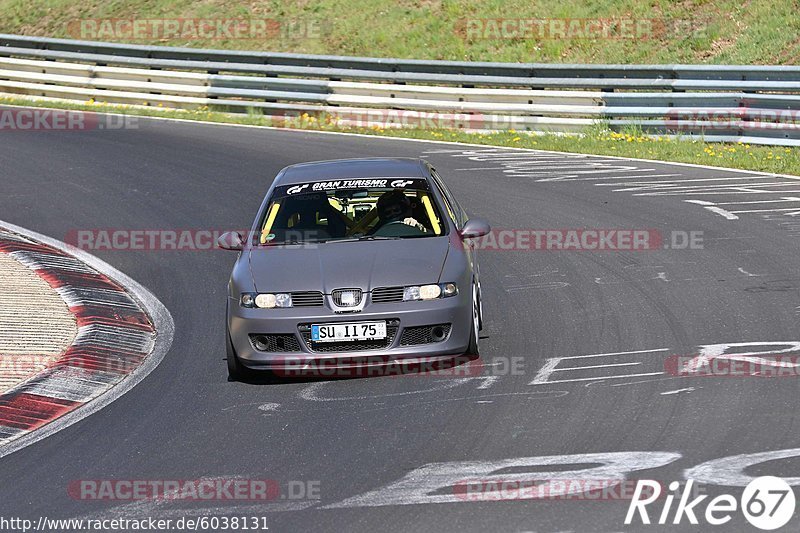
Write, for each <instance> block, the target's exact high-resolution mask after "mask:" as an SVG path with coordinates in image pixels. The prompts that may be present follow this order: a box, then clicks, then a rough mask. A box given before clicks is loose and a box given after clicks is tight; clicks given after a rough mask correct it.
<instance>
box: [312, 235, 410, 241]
mask: <svg viewBox="0 0 800 533" xmlns="http://www.w3.org/2000/svg"><path fill="white" fill-rule="evenodd" d="M402 238H403V237H385V236H383V235H363V236H361V237H349V238H347V239H331V240H329V241H326V242H359V241H396V240H398V239H402Z"/></svg>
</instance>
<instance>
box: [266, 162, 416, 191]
mask: <svg viewBox="0 0 800 533" xmlns="http://www.w3.org/2000/svg"><path fill="white" fill-rule="evenodd" d="M279 176H280V177H279V180H278V183H279V184H280V185H291V184H296V183H306V182H309V181H325V180H330V179H346V178H395V177H396V178H428V177H429V176H428V171H427V163H426V162H425V161H424V160H422V159H418V158H413V157H372V158H362V159H334V160H330V161H314V162H311V163H298V164H296V165H290V166H288V167H286V168H284V169H283V170H282V171H281V173H280V174H279Z"/></svg>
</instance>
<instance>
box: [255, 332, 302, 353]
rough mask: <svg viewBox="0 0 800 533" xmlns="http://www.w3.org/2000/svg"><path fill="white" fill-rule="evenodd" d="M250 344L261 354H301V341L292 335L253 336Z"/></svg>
mask: <svg viewBox="0 0 800 533" xmlns="http://www.w3.org/2000/svg"><path fill="white" fill-rule="evenodd" d="M250 344H252V345H253V348H255V349H256V350H258V351H259V352H299V351H301V350H300V341H298V340H297V336H296V335H292V334H290V333H289V334H264V335H261V334H251V335H250Z"/></svg>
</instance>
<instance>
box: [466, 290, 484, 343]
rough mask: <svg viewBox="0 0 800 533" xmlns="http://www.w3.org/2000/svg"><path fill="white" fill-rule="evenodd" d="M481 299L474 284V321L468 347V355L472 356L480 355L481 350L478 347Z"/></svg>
mask: <svg viewBox="0 0 800 533" xmlns="http://www.w3.org/2000/svg"><path fill="white" fill-rule="evenodd" d="M480 305H481V304H480V299H479V297H478V289H477V288H476V287H475V285H473V286H472V323H471V324H470V328H469V329H470V334H469V347H468V348H467V355H469V356H470V357H476V358H477V357H478V356H479V355H480V350H479V349H478V331H479V328H480V323H481V310H480Z"/></svg>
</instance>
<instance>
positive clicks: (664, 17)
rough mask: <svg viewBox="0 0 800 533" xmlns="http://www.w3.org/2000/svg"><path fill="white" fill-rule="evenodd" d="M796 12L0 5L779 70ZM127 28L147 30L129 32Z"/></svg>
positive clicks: (30, 31)
mask: <svg viewBox="0 0 800 533" xmlns="http://www.w3.org/2000/svg"><path fill="white" fill-rule="evenodd" d="M797 13H798V5H797V1H796V0H757V1H752V0H747V1H744V2H743V1H741V0H714V1H711V0H681V1H675V0H585V1H582V2H564V1H563V0H536V1H535V2H532V1H531V0H395V1H392V2H387V1H386V0H315V1H313V2H308V1H302V2H279V1H278V0H267V1H263V2H243V1H241V0H204V1H202V2H198V1H197V0H125V1H120V0H114V1H106V2H101V1H98V0H90V1H87V2H76V1H75V0H0V32H3V33H17V34H23V35H46V36H50V37H66V38H73V39H75V38H79V39H87V40H95V41H104V40H105V41H116V42H134V43H139V44H158V45H167V46H192V47H206V48H222V49H249V50H271V51H276V52H280V51H283V52H301V53H302V52H305V53H322V54H341V55H360V56H378V57H403V58H415V59H451V60H474V61H511V62H548V63H550V62H555V63H720V64H721V63H745V64H770V63H771V64H784V65H785V64H792V63H797V62H798V61H800V39H798V38H797V36H798V35H800V17H798V16H797ZM197 19H200V20H205V21H210V22H212V23H213V22H227V21H241V22H243V23H244V26H245V28H248V27H250V26H251V25H252V24H254V23H255V22H257V21H264V20H269V21H271V22H272V23H273V24H272V25H270V30H269V31H266V32H257V33H256V35H255V36H253V34H252V33H250V32H247V31H245V32H244V33H243V34H242V35H239V34H234V33H232V32H227V31H224V30H222V29H217V28H216V27H215V26H214V25H213V24H212V26H211V28H210V30H209V31H210V33H208V34H207V33H205V32H200V31H198V30H197V29H196V28H194V26H190V25H183V24H179V23H180V21H193V20H197ZM118 22H124V24H120V25H117V23H118ZM133 22H137V23H140V24H141V27H143V28H144V30H143V31H138V32H136V33H134V32H132V31H128V30H129V28H130V27H131V25H132V23H133ZM128 23H130V24H128ZM156 23H164V24H161V25H156ZM166 23H175V25H174V26H171V25H167V24H166ZM126 24H127V25H126ZM168 28H171V29H168Z"/></svg>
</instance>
